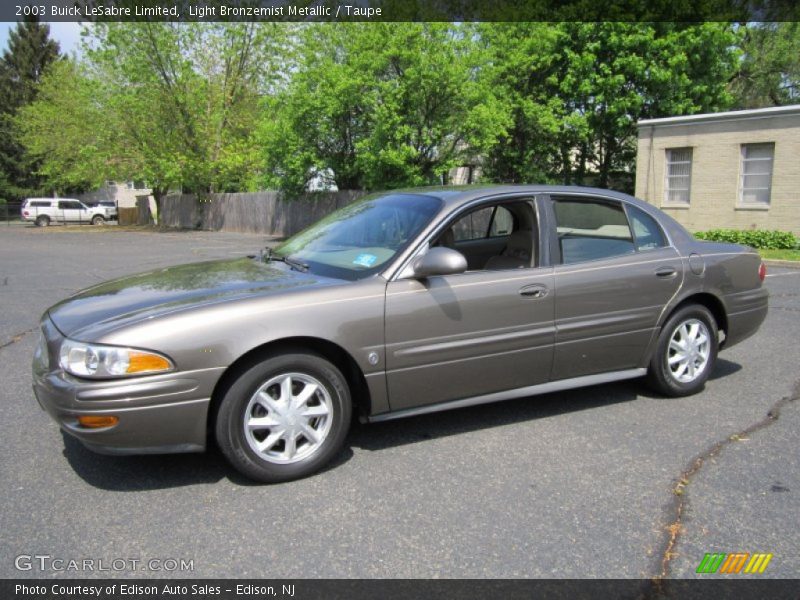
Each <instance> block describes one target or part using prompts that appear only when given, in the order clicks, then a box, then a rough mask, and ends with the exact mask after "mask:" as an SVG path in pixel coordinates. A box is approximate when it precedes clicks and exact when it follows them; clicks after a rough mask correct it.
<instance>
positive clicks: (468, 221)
mask: <svg viewBox="0 0 800 600" xmlns="http://www.w3.org/2000/svg"><path fill="white" fill-rule="evenodd" d="M493 210H494V207H493V206H487V207H486V208H481V209H479V210H476V211H473V212H471V213H469V214H468V215H464V216H463V217H461V218H460V219H459V220H458V221H456V222H455V223H453V235H454V236H455V239H456V241H457V242H462V241H465V240H477V239H480V238H485V237H486V232H487V231H488V229H489V222H490V221H491V220H492V211H493Z"/></svg>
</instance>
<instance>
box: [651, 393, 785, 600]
mask: <svg viewBox="0 0 800 600" xmlns="http://www.w3.org/2000/svg"><path fill="white" fill-rule="evenodd" d="M798 399H800V381H797V382H795V385H794V389H793V391H792V393H791V394H790V395H788V396H784V397H783V398H781V399H780V400H778V401H777V402H776V403H775V404H773V405H772V407H770V409H769V410H768V411H767V414H766V416H765V417H764V418H763V419H761V420H760V421H758V422H757V423H754V424H752V425H750V426H748V427H746V428H744V429H742V430H741V431H738V432H736V433H732V434H731V435H729V436H728V437H726V438H725V439H723V440H719V441H718V442H716V443H714V444H712V445H711V446H709V447H708V448H707V449H706V450H704V451H703V452H701V453H700V454H698V455H697V456H695V457H694V458H693V459H692V460H691V461H690V462H689V466H688V467H687V468H686V469H684V470H683V472H681V474H680V475H679V476H678V478H677V479H676V481H675V485H674V486H673V488H672V502H671V503H670V505H669V508H668V509H667V511H668V514H669V518H668V520H667V522H668V525H666V526H665V527H664V539H663V541H662V543H661V552H660V553H659V554H658V556H660V557H661V559H660V565H659V568H660V571H659V573H658V575H656V576H655V577H653V578H652V579H651V582H652V584H653V586H654V588H655V589H654V590H652V591H654V592H656V594H657V595H658V596H661V595H663V594H664V593H665V590H664V584H665V581H664V580H665V579H667V578H668V577H669V574H670V566H671V561H672V559H673V558H674V557H675V556H676V555H677V553H676V552H675V547H676V546H677V544H678V541H679V540H680V536H681V534H682V533H683V531H684V526H683V522H684V516H685V513H686V510H687V508H688V506H689V499H688V497H687V489H686V488H687V486H688V485H689V483H690V482H691V481H692V478H693V477H694V476H695V475H697V473H698V472H699V471H700V469H702V468H703V465H704V464H705V463H706V462H707V461H708V460H709V459H711V458H715V457H717V456H719V455H720V454H721V453H722V451H723V450H724V449H725V448H726V447H727V446H728V445H730V444H732V443H733V442H737V441H740V440H742V439H743V438H747V437H748V436H750V435H751V434H753V433H755V432H757V431H760V430H761V429H765V428H767V427H769V426H770V425H772V424H773V423H775V422H776V421H777V420H778V419H779V418H780V415H781V410H782V409H783V408H784V407H785V406H787V405H788V404H790V403H792V402H795V401H796V400H798Z"/></svg>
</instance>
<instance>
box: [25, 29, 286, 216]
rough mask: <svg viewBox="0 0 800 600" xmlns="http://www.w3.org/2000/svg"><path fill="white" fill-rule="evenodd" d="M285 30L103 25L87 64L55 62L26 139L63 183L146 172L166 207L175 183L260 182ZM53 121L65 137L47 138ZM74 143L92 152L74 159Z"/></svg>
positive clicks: (239, 186)
mask: <svg viewBox="0 0 800 600" xmlns="http://www.w3.org/2000/svg"><path fill="white" fill-rule="evenodd" d="M280 31H281V29H280V28H279V26H276V25H275V24H263V25H261V24H256V23H213V24H208V23H188V24H176V23H151V22H142V23H96V24H95V25H94V27H93V28H92V30H91V38H90V40H89V43H87V44H86V45H85V47H84V56H85V59H84V61H83V62H82V63H81V64H77V65H71V66H69V67H64V68H62V69H53V70H52V72H51V73H50V74H49V75H48V77H49V80H48V82H47V84H46V86H45V87H46V88H47V90H48V94H47V95H46V96H45V97H43V98H42V99H41V101H37V102H35V103H33V105H32V106H31V107H30V110H26V111H24V112H23V115H22V118H21V119H20V122H19V125H20V127H21V128H22V129H23V130H24V131H25V143H26V146H27V147H28V149H29V151H30V152H31V154H32V155H34V156H38V157H40V158H41V160H42V161H43V163H42V164H43V166H42V169H41V172H42V173H43V174H45V175H46V176H47V177H48V179H49V181H51V182H52V183H53V184H54V185H58V186H68V185H77V184H78V182H81V181H84V182H87V183H94V182H96V181H97V180H103V179H143V180H145V181H147V182H148V183H149V185H150V186H151V187H152V188H153V195H154V197H155V199H156V204H157V206H158V207H159V209H160V204H161V198H162V196H163V195H164V194H165V193H166V192H167V190H169V189H171V188H175V187H179V188H182V189H184V190H186V191H191V192H199V193H208V192H215V191H231V190H235V191H241V190H246V189H251V188H252V187H253V186H254V185H255V184H256V181H257V180H258V177H259V174H260V163H259V155H258V152H257V149H256V146H255V143H256V142H255V138H254V135H253V132H254V131H255V129H256V123H257V119H258V115H259V103H260V96H261V95H262V94H265V93H267V92H268V90H269V85H270V83H271V75H272V65H273V64H274V61H275V60H276V59H277V57H278V54H277V52H275V51H274V50H275V44H276V43H277V42H278V41H279V39H280V36H279V35H278V34H279V32H280ZM60 85H64V86H65V88H66V92H65V93H64V94H63V95H61V96H60V97H59V94H58V93H56V91H57V89H58V86H60ZM50 92H53V93H50ZM87 112H91V113H92V116H91V117H89V116H87V115H86V113H87ZM48 123H60V124H63V125H64V131H63V138H62V139H59V140H52V139H49V136H48ZM70 145H77V147H80V148H81V152H82V153H83V154H84V155H85V156H84V157H83V160H80V161H79V160H70V157H69V155H68V153H67V152H66V149H67V148H68V147H69V146H70ZM87 165H91V168H88V167H87Z"/></svg>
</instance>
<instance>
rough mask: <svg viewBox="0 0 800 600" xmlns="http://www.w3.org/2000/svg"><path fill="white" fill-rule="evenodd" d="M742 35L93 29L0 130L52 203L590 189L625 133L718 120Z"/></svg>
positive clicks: (702, 29)
mask: <svg viewBox="0 0 800 600" xmlns="http://www.w3.org/2000/svg"><path fill="white" fill-rule="evenodd" d="M743 31H744V29H741V30H738V29H736V28H735V27H734V26H732V25H731V24H728V23H702V24H676V23H653V24H647V23H613V22H606V23H587V22H565V23H457V24H454V23H439V22H424V23H420V22H404V23H336V24H332V23H316V24H302V25H298V24H290V23H280V24H278V23H180V24H178V23H159V22H137V23H96V24H94V25H93V26H92V28H91V29H90V30H87V31H86V35H87V36H88V38H89V43H88V44H86V45H85V48H84V51H83V57H82V59H81V60H80V61H79V62H63V63H61V62H59V63H58V64H57V65H54V66H53V67H52V68H50V69H48V70H47V72H46V75H45V77H44V79H43V80H42V81H41V84H40V86H39V88H40V89H41V94H40V96H39V98H38V99H36V100H34V101H33V102H31V103H30V105H29V106H27V107H26V108H24V109H22V110H19V115H18V116H17V117H16V118H15V119H13V120H12V121H10V122H11V123H12V124H13V125H14V127H15V128H16V129H15V131H19V132H20V133H21V136H22V140H23V142H24V145H25V147H26V149H27V150H28V155H29V157H30V158H32V159H34V160H37V161H39V166H38V167H37V168H38V172H39V174H40V175H41V176H42V177H44V178H45V181H46V183H47V184H48V185H49V186H51V187H54V188H56V189H58V190H59V191H67V190H70V189H77V188H82V187H93V186H95V185H97V184H98V183H99V182H101V181H103V180H105V179H139V180H141V179H144V180H146V181H147V182H148V183H149V184H150V185H151V186H153V187H154V189H155V192H156V196H157V197H158V196H160V195H161V194H162V193H163V192H164V191H165V190H167V189H170V188H178V187H179V188H182V189H183V190H185V191H191V192H197V193H200V194H202V193H205V192H212V191H215V192H216V191H222V192H224V191H247V190H254V189H257V188H260V187H264V186H267V187H272V188H280V189H283V190H285V191H291V192H299V191H303V190H304V189H306V188H307V187H308V186H309V183H310V182H315V183H317V182H321V183H323V184H335V185H336V186H338V187H339V189H384V188H394V187H400V186H415V185H427V184H435V183H440V182H443V183H447V177H448V173H449V172H450V170H451V169H452V168H453V167H458V166H470V167H474V168H475V169H476V170H478V169H480V170H481V171H482V172H483V174H484V175H483V176H484V177H485V178H487V179H489V180H494V181H504V182H505V181H508V182H553V183H555V182H565V183H584V182H587V183H588V182H591V183H594V184H596V185H600V186H610V185H613V184H614V176H615V175H619V174H622V175H623V176H624V175H625V174H629V173H630V172H631V171H632V169H633V166H634V161H635V151H636V133H637V132H636V121H637V120H639V119H641V118H652V117H660V116H668V115H679V114H691V113H697V112H703V111H714V110H719V109H725V108H727V107H728V106H729V105H730V103H731V101H732V97H731V95H730V93H729V92H728V90H727V87H726V84H727V82H728V81H729V80H730V79H731V77H732V75H733V73H734V71H735V68H736V61H737V59H738V51H737V49H736V45H737V42H738V41H739V40H740V38H743V37H744V33H743ZM54 131H57V132H58V135H53V132H54ZM2 172H6V173H7V174H10V173H11V171H9V170H7V169H4V170H2ZM628 179H630V178H628ZM1 180H2V177H0V191H2V189H3V187H2V186H3V183H2V181H1ZM11 180H12V178H11V177H9V181H11Z"/></svg>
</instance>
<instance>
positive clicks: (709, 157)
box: [636, 105, 800, 235]
mask: <svg viewBox="0 0 800 600" xmlns="http://www.w3.org/2000/svg"><path fill="white" fill-rule="evenodd" d="M638 128H639V142H638V151H637V156H636V196H638V197H639V198H641V199H643V200H646V201H647V202H650V203H651V204H654V205H656V206H658V207H659V208H661V209H662V210H664V211H665V212H667V213H668V214H670V215H671V216H672V217H674V218H675V219H676V220H677V221H679V222H680V223H682V224H683V225H684V226H686V227H687V228H688V229H689V230H690V231H702V230H707V229H715V228H731V229H755V228H758V229H779V230H783V231H792V232H794V234H795V235H800V105H793V106H781V107H776V108H763V109H756V110H742V111H733V112H723V113H711V114H702V115H690V116H685V117H670V118H666V119H648V120H644V121H639V123H638Z"/></svg>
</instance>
